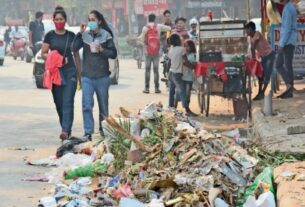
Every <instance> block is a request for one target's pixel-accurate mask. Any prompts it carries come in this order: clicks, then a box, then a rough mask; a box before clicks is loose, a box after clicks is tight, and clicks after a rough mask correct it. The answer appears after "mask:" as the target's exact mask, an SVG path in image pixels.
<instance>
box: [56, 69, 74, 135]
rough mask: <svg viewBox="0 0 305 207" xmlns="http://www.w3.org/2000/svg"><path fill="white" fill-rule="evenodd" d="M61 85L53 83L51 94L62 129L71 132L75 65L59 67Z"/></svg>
mask: <svg viewBox="0 0 305 207" xmlns="http://www.w3.org/2000/svg"><path fill="white" fill-rule="evenodd" d="M60 70H61V71H60V72H61V78H62V85H61V86H57V85H53V87H52V94H53V99H54V103H55V106H56V110H57V114H58V117H59V122H60V126H61V128H62V130H63V131H65V132H71V129H72V124H73V119H74V96H75V92H76V87H77V78H76V69H75V67H71V68H66V69H60Z"/></svg>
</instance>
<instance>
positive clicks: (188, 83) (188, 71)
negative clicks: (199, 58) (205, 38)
mask: <svg viewBox="0 0 305 207" xmlns="http://www.w3.org/2000/svg"><path fill="white" fill-rule="evenodd" d="M184 48H185V51H186V55H185V56H184V64H183V69H182V73H183V76H182V80H183V82H184V85H185V93H186V99H187V103H188V106H189V105H190V102H191V93H192V88H193V80H194V68H195V63H196V46H195V43H194V41H193V40H187V41H186V42H185V45H184Z"/></svg>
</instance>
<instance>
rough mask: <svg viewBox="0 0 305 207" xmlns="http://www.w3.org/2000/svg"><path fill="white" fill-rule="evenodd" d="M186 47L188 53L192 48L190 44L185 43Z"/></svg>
mask: <svg viewBox="0 0 305 207" xmlns="http://www.w3.org/2000/svg"><path fill="white" fill-rule="evenodd" d="M184 48H185V51H186V52H187V53H189V52H190V50H191V48H190V46H189V45H188V44H185V46H184Z"/></svg>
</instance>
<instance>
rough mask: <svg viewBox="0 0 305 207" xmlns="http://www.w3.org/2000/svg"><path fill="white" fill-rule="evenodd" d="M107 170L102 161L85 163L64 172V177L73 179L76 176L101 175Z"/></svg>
mask: <svg viewBox="0 0 305 207" xmlns="http://www.w3.org/2000/svg"><path fill="white" fill-rule="evenodd" d="M106 171H107V168H106V165H105V164H102V163H95V164H92V165H86V166H83V167H79V168H76V169H74V170H69V171H68V172H66V173H65V179H66V180H69V179H73V178H78V177H95V176H97V175H101V174H103V173H105V172H106Z"/></svg>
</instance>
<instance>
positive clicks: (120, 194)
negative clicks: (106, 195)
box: [112, 184, 134, 199]
mask: <svg viewBox="0 0 305 207" xmlns="http://www.w3.org/2000/svg"><path fill="white" fill-rule="evenodd" d="M131 196H134V194H133V192H132V190H131V188H130V187H129V185H128V184H124V185H120V186H119V187H118V188H117V189H116V190H115V191H114V192H113V193H112V197H113V198H115V199H119V198H126V197H131Z"/></svg>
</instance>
